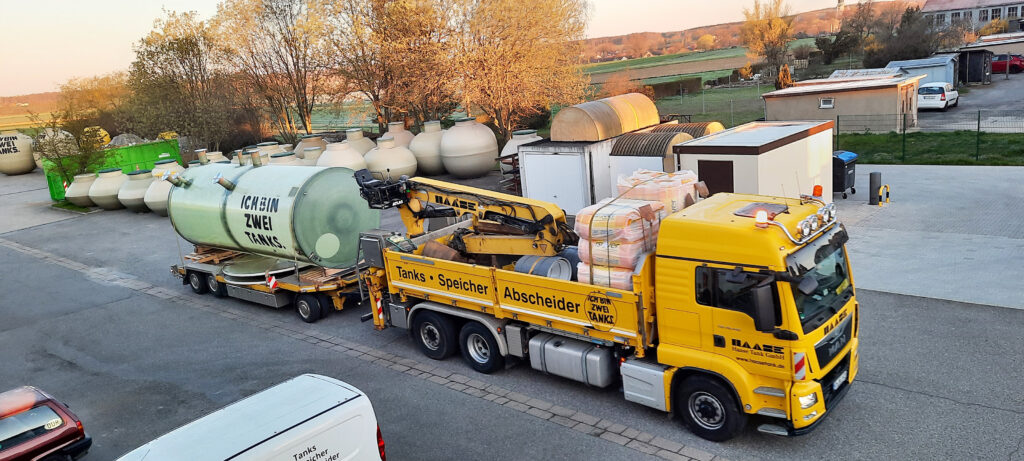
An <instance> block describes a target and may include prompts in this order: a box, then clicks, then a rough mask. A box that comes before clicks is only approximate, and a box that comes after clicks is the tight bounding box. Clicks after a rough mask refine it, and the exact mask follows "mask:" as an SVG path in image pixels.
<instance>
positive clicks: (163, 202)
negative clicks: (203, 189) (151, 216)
mask: <svg viewBox="0 0 1024 461" xmlns="http://www.w3.org/2000/svg"><path fill="white" fill-rule="evenodd" d="M238 156H239V155H236V157H238ZM168 171H169V172H171V174H174V173H181V172H182V171H185V169H184V168H182V167H181V165H179V164H178V162H176V161H174V160H172V159H167V160H160V161H159V162H156V163H155V164H153V182H152V183H150V184H149V188H148V189H146V195H145V196H144V197H143V198H142V201H143V202H145V204H146V206H147V207H148V208H149V209H150V211H152V212H153V213H156V214H158V215H160V216H167V196H168V195H169V194H170V192H171V183H169V182H167V181H166V180H164V179H163V176H164V173H165V172H168Z"/></svg>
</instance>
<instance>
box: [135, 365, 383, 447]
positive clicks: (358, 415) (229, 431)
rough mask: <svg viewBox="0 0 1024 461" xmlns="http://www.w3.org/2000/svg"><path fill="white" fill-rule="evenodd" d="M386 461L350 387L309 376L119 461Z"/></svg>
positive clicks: (360, 397) (369, 417) (366, 405)
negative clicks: (172, 460) (170, 460)
mask: <svg viewBox="0 0 1024 461" xmlns="http://www.w3.org/2000/svg"><path fill="white" fill-rule="evenodd" d="M169 459H182V460H185V459H187V460H194V461H203V460H218V461H219V460H224V459H231V460H239V461H241V460H285V459H287V460H322V461H327V460H342V459H344V460H356V461H359V460H372V461H386V458H385V454H384V439H383V438H382V437H381V433H380V427H379V426H377V417H376V416H375V415H374V413H373V406H371V405H370V399H369V398H367V397H366V395H365V394H363V392H362V391H360V390H359V389H356V388H355V387H353V386H351V385H349V384H346V383H344V382H341V381H338V380H336V379H334V378H328V377H326V376H320V375H312V374H306V375H302V376H298V377H295V378H292V379H290V380H288V381H285V382H283V383H281V384H278V385H276V386H274V387H271V388H269V389H266V390H263V391H260V392H259V393H256V394H253V395H251V396H249V397H246V398H244V399H242V400H239V401H237V402H235V403H232V404H231V405H228V406H226V407H224V408H221V409H220V410H217V411H215V412H213V413H210V414H208V415H206V416H203V417H202V418H199V419H197V420H195V421H192V422H191V423H188V424H186V425H184V426H181V427H179V428H177V429H175V430H173V431H171V432H168V433H167V434H164V435H162V436H160V437H159V438H157V439H156V440H153V441H152V442H149V443H147V444H145V445H143V446H141V447H139V448H136V449H135V450H132V451H131V452H129V453H127V454H125V455H124V456H122V457H121V458H120V459H119V461H141V460H146V461H158V460H169Z"/></svg>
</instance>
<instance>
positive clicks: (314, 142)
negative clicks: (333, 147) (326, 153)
mask: <svg viewBox="0 0 1024 461" xmlns="http://www.w3.org/2000/svg"><path fill="white" fill-rule="evenodd" d="M310 147H319V148H320V151H321V152H323V149H326V148H327V141H324V138H322V137H320V135H318V134H307V135H305V136H303V137H302V139H300V140H299V143H298V144H296V145H295V149H293V150H294V152H295V155H296V156H298V157H299V158H301V159H303V160H305V159H306V149H308V148H310Z"/></svg>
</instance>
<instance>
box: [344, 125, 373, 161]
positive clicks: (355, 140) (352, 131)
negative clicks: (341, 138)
mask: <svg viewBox="0 0 1024 461" xmlns="http://www.w3.org/2000/svg"><path fill="white" fill-rule="evenodd" d="M345 140H346V141H348V144H349V145H350V146H352V148H353V149H355V150H356V152H359V155H366V153H367V152H369V151H370V150H372V149H373V148H374V147H377V144H375V143H374V142H373V140H371V139H369V138H367V137H366V136H364V135H363V130H361V129H359V128H349V129H347V130H345Z"/></svg>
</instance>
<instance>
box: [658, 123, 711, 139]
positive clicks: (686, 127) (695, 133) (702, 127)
mask: <svg viewBox="0 0 1024 461" xmlns="http://www.w3.org/2000/svg"><path fill="white" fill-rule="evenodd" d="M722 130H725V126H724V125H722V124H721V123H720V122H692V123H664V124H661V125H658V126H656V127H654V128H652V129H651V133H686V134H688V135H690V136H691V137H694V138H699V137H701V136H707V135H709V134H712V133H718V132H719V131H722Z"/></svg>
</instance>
